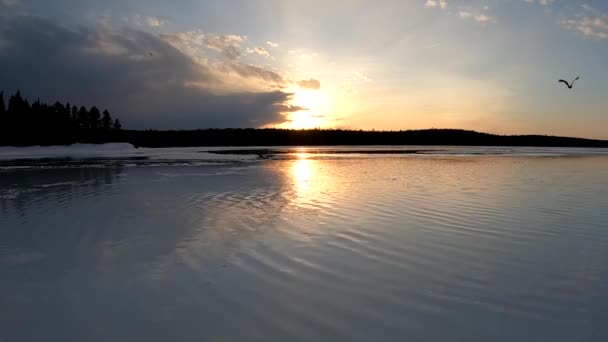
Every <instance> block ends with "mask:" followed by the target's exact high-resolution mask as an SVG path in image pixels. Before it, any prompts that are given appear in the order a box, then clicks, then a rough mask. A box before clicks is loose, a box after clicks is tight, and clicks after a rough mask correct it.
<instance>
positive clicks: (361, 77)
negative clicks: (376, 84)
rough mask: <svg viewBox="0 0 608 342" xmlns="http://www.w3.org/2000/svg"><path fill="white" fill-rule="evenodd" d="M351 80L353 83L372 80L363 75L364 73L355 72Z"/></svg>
mask: <svg viewBox="0 0 608 342" xmlns="http://www.w3.org/2000/svg"><path fill="white" fill-rule="evenodd" d="M353 80H354V81H364V82H371V81H372V79H371V78H369V77H368V76H367V75H365V74H364V73H361V72H355V73H354V74H353Z"/></svg>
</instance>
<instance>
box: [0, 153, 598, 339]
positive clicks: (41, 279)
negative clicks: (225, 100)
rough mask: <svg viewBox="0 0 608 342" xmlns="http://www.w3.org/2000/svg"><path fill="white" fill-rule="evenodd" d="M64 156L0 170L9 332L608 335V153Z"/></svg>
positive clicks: (2, 313) (46, 335)
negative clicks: (68, 160) (207, 158)
mask: <svg viewBox="0 0 608 342" xmlns="http://www.w3.org/2000/svg"><path fill="white" fill-rule="evenodd" d="M72 166H74V165H72ZM72 166H70V167H67V166H65V165H61V164H59V165H50V166H45V167H43V168H41V167H38V166H37V167H25V168H15V167H6V165H5V167H4V168H0V341H3V342H4V341H171V340H173V341H204V340H208V341H237V340H260V341H268V340H275V341H288V340H289V341H296V340H302V341H320V340H327V341H337V340H346V341H371V340H380V339H382V340H401V341H568V342H570V341H606V340H608V325H607V324H606V323H607V322H608V157H604V156H592V155H585V153H582V154H574V155H569V156H518V155H501V156H495V155H489V156H488V155H486V156H478V155H467V154H466V153H465V154H460V153H459V154H458V155H425V156H417V155H394V156H393V155H381V156H366V155H348V156H332V155H331V154H328V155H309V154H306V153H300V154H296V155H292V156H289V157H284V158H279V159H274V160H273V159H270V160H245V161H232V162H227V161H224V162H218V163H208V164H204V163H198V164H197V163H181V162H180V163H178V164H174V163H151V164H150V163H148V164H146V163H139V164H138V163H131V162H122V161H111V162H108V161H104V162H102V163H91V164H86V163H85V164H84V165H77V167H72Z"/></svg>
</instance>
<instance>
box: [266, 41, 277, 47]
mask: <svg viewBox="0 0 608 342" xmlns="http://www.w3.org/2000/svg"><path fill="white" fill-rule="evenodd" d="M266 44H267V45H268V46H270V47H272V48H278V47H279V43H273V42H270V41H268V42H266Z"/></svg>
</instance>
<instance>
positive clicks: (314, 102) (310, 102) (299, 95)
mask: <svg viewBox="0 0 608 342" xmlns="http://www.w3.org/2000/svg"><path fill="white" fill-rule="evenodd" d="M291 104H292V105H293V106H297V107H302V108H303V110H301V111H298V112H294V113H291V115H290V122H289V124H287V127H288V128H294V129H308V128H315V127H321V126H323V124H324V122H325V119H324V116H325V114H326V112H327V98H326V95H325V94H324V93H323V92H321V91H319V90H307V89H298V90H297V91H295V92H294V96H293V99H292V100H291Z"/></svg>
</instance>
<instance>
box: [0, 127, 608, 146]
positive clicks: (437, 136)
mask: <svg viewBox="0 0 608 342" xmlns="http://www.w3.org/2000/svg"><path fill="white" fill-rule="evenodd" d="M83 133H86V132H83ZM109 142H123V143H130V144H132V145H134V146H136V147H151V148H154V147H158V148H160V147H219V146H225V147H247V146H500V147H507V146H513V147H592V148H607V147H608V140H595V139H584V138H572V137H559V136H546V135H496V134H489V133H480V132H475V131H467V130H461V129H424V130H407V131H363V130H338V129H308V130H289V129H272V128H268V129H253V128H247V129H201V130H190V131H155V130H144V131H136V130H113V131H107V132H96V131H91V132H90V134H81V135H80V137H79V139H78V140H77V141H70V142H66V141H65V140H64V141H56V142H55V141H52V140H49V141H47V142H46V143H45V144H44V145H69V144H70V143H92V144H100V143H109ZM4 146H7V145H4ZM18 146H32V145H31V144H20V145H18Z"/></svg>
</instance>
